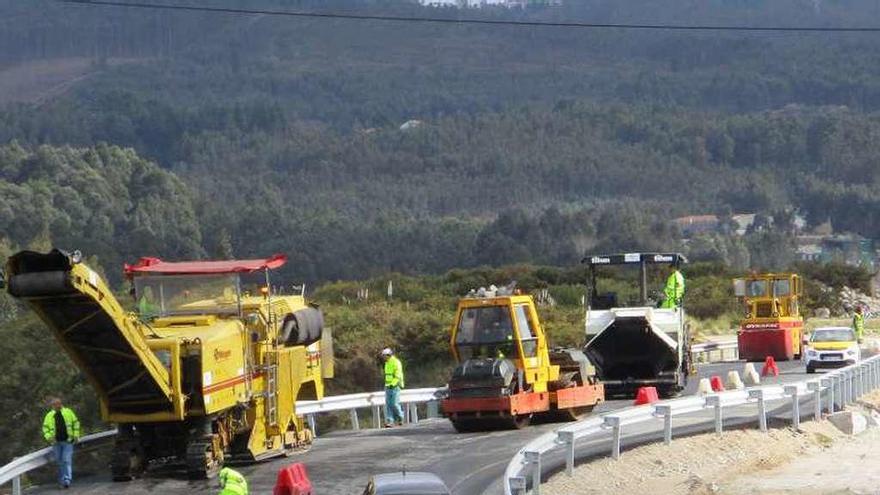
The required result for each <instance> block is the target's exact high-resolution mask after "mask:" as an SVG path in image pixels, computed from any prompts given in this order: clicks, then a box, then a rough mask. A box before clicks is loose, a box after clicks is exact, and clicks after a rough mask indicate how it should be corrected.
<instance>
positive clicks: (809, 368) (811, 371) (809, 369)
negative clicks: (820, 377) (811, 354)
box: [807, 365, 816, 375]
mask: <svg viewBox="0 0 880 495" xmlns="http://www.w3.org/2000/svg"><path fill="white" fill-rule="evenodd" d="M815 372H816V368H814V367H812V366H809V365H808V366H807V373H809V374H811V375H812V374H813V373H815Z"/></svg>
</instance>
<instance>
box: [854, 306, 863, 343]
mask: <svg viewBox="0 0 880 495" xmlns="http://www.w3.org/2000/svg"><path fill="white" fill-rule="evenodd" d="M853 331H855V332H856V339H858V341H859V344H861V343H862V336H863V335H864V334H865V313H864V310H863V309H862V306H861V305H857V306H856V312H855V313H854V314H853Z"/></svg>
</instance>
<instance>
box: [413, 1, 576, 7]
mask: <svg viewBox="0 0 880 495" xmlns="http://www.w3.org/2000/svg"><path fill="white" fill-rule="evenodd" d="M419 3H420V4H422V5H424V6H427V7H459V8H479V7H485V6H490V5H494V6H501V7H507V8H516V7H518V8H524V7H526V6H527V5H562V0H419Z"/></svg>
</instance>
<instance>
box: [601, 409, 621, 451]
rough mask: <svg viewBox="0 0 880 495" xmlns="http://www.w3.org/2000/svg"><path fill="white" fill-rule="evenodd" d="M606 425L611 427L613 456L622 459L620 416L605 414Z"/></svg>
mask: <svg viewBox="0 0 880 495" xmlns="http://www.w3.org/2000/svg"><path fill="white" fill-rule="evenodd" d="M603 421H604V422H605V426H610V427H611V437H612V440H611V458H612V459H620V418H619V417H618V416H605V419H604V420H603Z"/></svg>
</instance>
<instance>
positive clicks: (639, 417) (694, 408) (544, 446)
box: [503, 355, 880, 495]
mask: <svg viewBox="0 0 880 495" xmlns="http://www.w3.org/2000/svg"><path fill="white" fill-rule="evenodd" d="M877 388H880V355H877V356H873V357H870V358H868V359H866V360H864V361H861V362H859V363H856V364H853V365H850V366H847V367H845V368H840V369H838V370H835V371H831V372H829V373H826V374H824V375H823V376H821V377H820V378H816V379H810V380H803V381H800V382H796V383H790V384H785V385H773V386H764V387H754V388H750V389H744V390H732V391H727V392H718V393H712V394H708V395H706V396H692V397H685V398H681V399H673V400H668V401H663V402H658V403H656V404H651V405H644V406H636V407H630V408H627V409H623V410H618V411H614V412H610V413H607V414H604V415H602V416H598V417H591V418H588V419H586V420H584V421H580V422H577V423H573V424H570V425H568V426H564V427H562V428H559V429H557V430H555V431H552V432H549V433H545V434H543V435H541V436H540V437H538V438H536V439H534V440H533V441H531V442H529V443H528V444H527V445H526V446H524V447H523V448H522V449H520V450H519V452H517V454H516V456H514V458H513V459H512V460H511V461H510V463H509V464H508V465H507V469H506V470H505V472H504V480H503V481H504V493H505V495H520V494H522V493H525V492H526V489H527V486H528V483H527V482H528V480H529V479H531V482H532V483H531V484H532V493H534V494H539V493H540V490H541V458H542V456H544V455H546V454H548V453H550V452H551V451H555V450H556V449H560V448H561V449H564V450H565V454H566V457H565V470H566V473H567V474H568V475H571V474H572V472H573V469H574V461H575V447H576V443H577V442H578V441H582V440H585V439H588V438H590V437H592V436H596V435H599V434H601V433H606V432H608V431H609V430H610V431H611V445H610V446H609V452H610V455H611V457H612V458H615V459H616V458H618V457H619V456H620V447H621V433H622V431H623V429H624V427H626V426H630V425H635V424H640V423H647V422H656V421H657V420H658V419H662V420H663V433H664V435H663V437H664V442H665V443H667V444H668V443H670V442H671V441H672V418H673V417H678V416H684V415H687V414H693V413H697V412H704V411H713V412H714V420H715V421H714V422H715V433H716V434H717V435H720V434H721V432H722V430H723V426H724V424H723V417H724V414H723V409H724V408H727V407H741V406H745V405H749V404H754V405H755V406H756V412H757V419H758V425H759V428H760V429H761V430H762V431H767V402H771V401H780V400H785V399H788V400H790V401H791V407H792V419H791V421H792V425H793V426H794V427H795V428H797V426H798V425H799V422H800V398H801V397H806V396H811V395H812V397H813V406H814V411H813V415H814V417H815V418H816V419H817V420H818V419H821V417H822V405H823V401H824V402H826V403H827V410H828V411H829V412H833V411H835V410H840V409H842V408H843V406H845V405H847V404H851V403H853V402H854V401H855V400H856V399H857V398H858V397H859V396H861V395H862V394H864V393H866V392H869V391H871V390H874V389H877ZM823 394H824V398H823Z"/></svg>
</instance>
